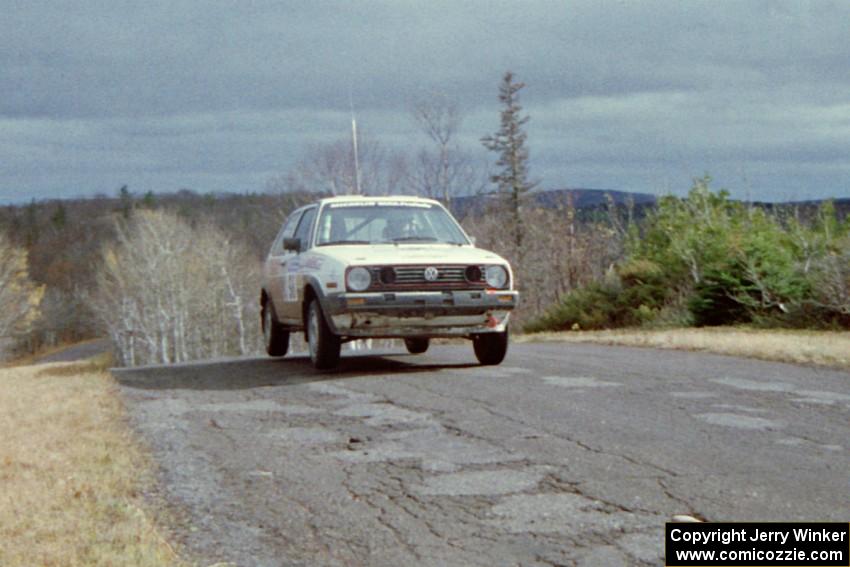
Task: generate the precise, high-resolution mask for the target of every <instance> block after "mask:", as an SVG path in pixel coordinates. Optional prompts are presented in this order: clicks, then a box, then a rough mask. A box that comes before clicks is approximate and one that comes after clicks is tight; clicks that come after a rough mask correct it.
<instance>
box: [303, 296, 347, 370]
mask: <svg viewBox="0 0 850 567" xmlns="http://www.w3.org/2000/svg"><path fill="white" fill-rule="evenodd" d="M307 345H308V346H309V348H310V360H312V361H313V366H315V367H316V368H318V369H320V370H324V369H328V368H333V367H335V366H336V365H337V364H339V351H340V348H341V345H342V342H341V341H340V339H339V337H338V336H336V335H334V334H333V332H332V331H331V329H330V327H328V324H327V322H326V321H325V317H324V315H323V314H322V307H321V306H320V305H319V300H318V299H315V298H314V299H312V300H311V301H310V305H309V306H308V307H307Z"/></svg>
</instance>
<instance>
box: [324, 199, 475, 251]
mask: <svg viewBox="0 0 850 567" xmlns="http://www.w3.org/2000/svg"><path fill="white" fill-rule="evenodd" d="M417 242H444V243H448V244H469V241H468V240H467V239H466V236H464V234H463V232H462V231H461V230H460V228H458V226H457V223H455V221H454V219H453V218H452V217H451V216H450V215H449V214H448V213H447V212H446V211H445V210H444V209H443V208H442V207H439V206H437V205H433V204H430V203H413V202H403V201H392V202H386V201H385V202H381V201H372V202H365V203H364V202H352V203H330V204H327V205H325V207H324V208H323V209H322V216H321V218H320V219H319V226H318V234H317V237H316V245H318V246H329V245H332V244H381V243H387V244H392V243H396V244H398V243H417Z"/></svg>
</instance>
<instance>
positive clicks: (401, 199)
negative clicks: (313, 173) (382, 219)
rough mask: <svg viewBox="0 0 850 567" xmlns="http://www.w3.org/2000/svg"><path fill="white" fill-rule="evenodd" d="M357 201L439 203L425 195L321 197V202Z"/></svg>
mask: <svg viewBox="0 0 850 567" xmlns="http://www.w3.org/2000/svg"><path fill="white" fill-rule="evenodd" d="M352 201H354V202H356V201H373V202H376V201H378V202H387V201H389V202H404V203H433V204H435V205H439V204H440V202H439V201H435V200H434V199H426V198H424V197H413V196H411V195H381V196H377V195H341V196H338V197H326V198H324V199H320V200H319V203H344V202H352Z"/></svg>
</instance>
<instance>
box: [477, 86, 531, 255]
mask: <svg viewBox="0 0 850 567" xmlns="http://www.w3.org/2000/svg"><path fill="white" fill-rule="evenodd" d="M523 87H525V83H520V82H514V75H513V73H512V72H510V71H508V72H507V73H505V75H504V77H503V78H502V83H501V84H500V85H499V101H500V102H501V103H502V113H501V126H500V127H499V130H497V131H496V133H495V134H492V135H489V136H485V137H483V138H481V143H482V144H484V147H486V148H487V149H488V150H490V151H493V152H496V153H498V155H499V158H498V160H497V161H496V166H497V167H498V168H499V169H498V171H497V172H496V173H495V174H493V175H492V176H491V177H490V180H491V181H492V182H493V183H495V184H496V185H497V186H498V190H499V193H503V194H505V195H507V197H508V203H509V206H508V208H509V210H510V214H511V220H512V224H513V227H512V228H513V232H514V243H515V244H516V247H517V252H518V253H519V251H520V249H521V248H522V240H523V227H522V217H521V215H520V206H521V203H522V198H523V196H524V195H525V194H526V193H528V192H529V191H530V190H531V189H533V188H534V187H535V186H536V185H537V182H533V181H530V180H529V171H528V149H527V148H526V147H525V140H526V138H527V137H528V136H527V134H526V133H525V130H524V128H523V127H524V126H525V124H526V123H528V120H529V117H528V116H522V114H521V113H522V106H520V103H519V91H520V90H522V88H523Z"/></svg>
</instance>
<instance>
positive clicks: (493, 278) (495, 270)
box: [485, 266, 508, 289]
mask: <svg viewBox="0 0 850 567" xmlns="http://www.w3.org/2000/svg"><path fill="white" fill-rule="evenodd" d="M485 274H486V279H487V285H488V286H490V287H492V288H496V289H502V288H503V287H505V286H507V285H508V271H507V270H506V269H505V268H503V267H502V266H487V271H486V272H485Z"/></svg>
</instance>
